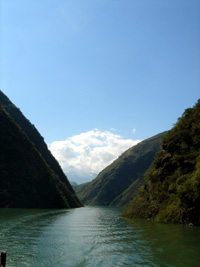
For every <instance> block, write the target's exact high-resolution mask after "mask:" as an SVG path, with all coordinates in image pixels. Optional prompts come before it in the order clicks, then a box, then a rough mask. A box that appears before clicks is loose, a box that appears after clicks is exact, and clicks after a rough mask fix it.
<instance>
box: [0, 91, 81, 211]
mask: <svg viewBox="0 0 200 267" xmlns="http://www.w3.org/2000/svg"><path fill="white" fill-rule="evenodd" d="M0 146H1V149H0V207H24V208H25V207H26V208H70V207H79V206H81V205H82V204H81V202H80V201H79V199H78V198H77V196H76V195H75V192H74V190H73V188H72V186H71V185H70V183H69V182H68V180H67V177H66V176H65V175H64V173H63V171H62V169H61V168H60V166H59V164H58V163H57V161H56V160H55V158H54V157H53V156H52V154H51V153H50V151H49V150H48V148H47V146H46V144H45V143H44V139H43V138H42V137H41V135H40V134H39V132H38V131H37V130H36V128H35V127H34V126H33V125H32V124H31V123H30V122H29V121H28V120H27V119H26V118H25V117H24V115H23V114H22V113H21V111H20V110H19V109H18V108H16V107H15V105H13V104H12V103H11V101H10V100H9V99H8V98H7V97H6V96H5V95H4V94H3V93H2V92H1V91H0Z"/></svg>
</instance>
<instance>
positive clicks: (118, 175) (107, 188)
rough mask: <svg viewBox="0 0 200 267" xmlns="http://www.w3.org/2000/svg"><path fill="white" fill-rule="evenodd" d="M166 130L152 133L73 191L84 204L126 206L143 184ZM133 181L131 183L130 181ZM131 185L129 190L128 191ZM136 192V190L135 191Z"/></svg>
mask: <svg viewBox="0 0 200 267" xmlns="http://www.w3.org/2000/svg"><path fill="white" fill-rule="evenodd" d="M165 134H166V132H164V133H161V134H158V135H156V136H153V137H151V138H149V139H146V140H144V141H143V142H141V143H139V144H137V145H136V146H133V147H132V148H130V149H128V150H127V151H126V152H124V153H123V154H122V155H121V156H120V157H119V158H118V159H116V160H115V161H114V162H113V163H112V164H110V165H109V166H108V167H107V168H105V169H104V170H103V171H102V172H100V173H99V175H98V176H97V177H96V178H95V179H94V180H93V181H92V182H89V183H86V184H83V185H78V186H77V187H76V188H75V190H76V193H77V195H78V197H79V198H80V199H81V201H82V202H83V203H85V204H87V205H116V206H126V205H128V203H129V202H130V200H131V199H132V197H133V191H134V190H135V192H137V190H138V188H139V187H140V186H141V184H142V183H143V177H144V174H145V172H146V171H147V170H148V169H149V168H150V166H151V164H152V162H153V160H154V157H155V155H156V153H157V152H158V151H159V149H160V146H161V139H162V137H163V136H164V135H165ZM133 183H134V184H133ZM131 185H132V188H131V191H130V192H131V193H130V192H129V191H125V190H128V188H129V186H131ZM135 194H136V193H135Z"/></svg>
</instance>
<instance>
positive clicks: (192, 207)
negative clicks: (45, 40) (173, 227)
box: [123, 100, 200, 225]
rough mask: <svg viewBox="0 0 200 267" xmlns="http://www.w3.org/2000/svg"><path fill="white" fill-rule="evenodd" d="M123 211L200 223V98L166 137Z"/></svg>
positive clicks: (135, 214)
mask: <svg viewBox="0 0 200 267" xmlns="http://www.w3.org/2000/svg"><path fill="white" fill-rule="evenodd" d="M123 215H124V216H127V217H130V218H135V217H140V218H148V219H154V220H156V221H161V222H173V223H183V224H194V225H200V100H199V101H198V102H197V104H196V105H195V106H194V107H193V108H188V109H186V110H185V112H184V113H183V115H182V117H181V118H179V119H178V122H177V123H176V125H175V126H174V127H173V128H172V130H171V131H170V132H169V133H168V134H167V135H166V136H165V137H164V139H163V145H162V150H161V151H160V152H159V153H158V154H157V156H156V159H155V161H154V167H153V168H152V169H151V171H150V172H149V173H148V174H147V175H146V177H145V185H144V186H142V188H141V189H140V191H139V194H138V195H137V197H136V198H135V199H134V200H133V201H132V202H131V203H130V205H129V207H128V208H127V210H125V212H124V213H123Z"/></svg>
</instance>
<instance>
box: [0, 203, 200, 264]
mask: <svg viewBox="0 0 200 267" xmlns="http://www.w3.org/2000/svg"><path fill="white" fill-rule="evenodd" d="M121 211H122V210H121V209H119V208H113V207H85V208H79V209H70V210H21V209H20V210H17V209H13V210H12V209H0V218H1V219H0V227H1V228H0V229H1V230H0V244H1V249H2V250H3V249H6V250H7V251H8V258H7V266H9V267H12V266H15V267H16V266H34V267H35V266H54V265H55V266H61V267H62V266H70V267H73V266H84V267H86V266H87V267H89V266H91V267H94V266H109V267H110V266H111V267H112V266H113V267H115V266H148V267H151V266H152V267H156V266H159V267H160V266H174V267H176V266H177V267H178V266H183V267H184V266H190V267H192V266H194V267H197V266H199V265H198V264H199V251H200V244H199V240H200V239H199V234H200V229H199V228H197V227H191V228H189V227H186V226H179V225H162V224H157V223H152V222H149V221H143V220H137V221H132V220H128V219H125V218H121V217H119V216H118V214H119V213H120V212H121Z"/></svg>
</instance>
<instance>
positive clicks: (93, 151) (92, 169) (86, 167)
mask: <svg viewBox="0 0 200 267" xmlns="http://www.w3.org/2000/svg"><path fill="white" fill-rule="evenodd" d="M140 141H141V140H132V139H123V138H122V137H121V136H120V135H117V134H114V133H112V132H110V131H104V132H102V131H100V130H98V129H93V130H91V131H88V132H85V133H81V134H78V135H74V136H72V137H69V138H67V139H66V140H65V141H54V142H53V143H51V144H50V145H49V149H50V150H51V152H52V154H53V155H54V157H55V158H56V159H57V160H58V162H59V163H60V165H61V167H62V168H63V170H64V172H65V173H66V174H67V176H68V179H69V180H71V181H76V182H77V183H78V184H80V183H84V182H88V181H91V180H92V179H93V178H95V177H96V175H97V174H98V173H99V172H100V171H102V170H103V169H104V168H105V167H106V166H108V165H109V164H111V163H112V162H113V160H115V159H116V158H117V157H118V156H120V155H121V154H122V153H123V152H124V151H125V150H127V149H128V148H130V147H132V146H134V145H136V144H137V143H139V142H140Z"/></svg>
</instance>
